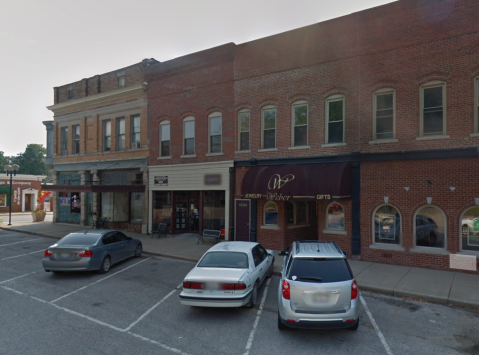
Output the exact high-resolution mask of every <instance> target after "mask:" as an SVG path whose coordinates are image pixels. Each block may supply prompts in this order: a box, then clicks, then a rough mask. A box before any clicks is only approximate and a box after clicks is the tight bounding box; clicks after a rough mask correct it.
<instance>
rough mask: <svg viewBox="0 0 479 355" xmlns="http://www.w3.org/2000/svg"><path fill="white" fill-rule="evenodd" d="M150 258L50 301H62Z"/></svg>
mask: <svg viewBox="0 0 479 355" xmlns="http://www.w3.org/2000/svg"><path fill="white" fill-rule="evenodd" d="M149 259H151V257H149V258H146V259H145V260H141V261H139V262H137V263H135V264H133V265H130V266H128V267H126V268H124V269H123V270H120V271H117V272H115V273H113V274H111V275H108V276H106V277H104V278H102V279H100V280H97V281H95V282H92V283H91V284H88V285H86V286H83V287H80V288H79V289H78V290H76V291H73V292H70V293H67V294H66V295H63V296H61V297H58V298H57V299H55V300H53V301H51V302H50V303H52V304H53V303H55V302H57V301H60V300H61V299H64V298H65V297H68V296H71V295H73V294H75V293H77V292H79V291H82V290H84V289H86V288H88V287H90V286H93V285H95V284H97V283H99V282H102V281H105V280H106V279H109V278H110V277H113V276H115V275H118V274H119V273H121V272H123V271H126V270H128V269H131V268H132V267H134V266H136V265H139V264H141V263H143V262H145V261H147V260H149Z"/></svg>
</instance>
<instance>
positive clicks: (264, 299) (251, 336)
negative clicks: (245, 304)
mask: <svg viewBox="0 0 479 355" xmlns="http://www.w3.org/2000/svg"><path fill="white" fill-rule="evenodd" d="M270 283H271V278H269V279H268V281H266V287H265V288H264V293H263V299H262V300H261V303H260V305H259V309H258V313H256V319H255V321H254V324H253V329H251V333H250V334H249V338H248V342H247V343H246V351H245V353H244V355H249V351H250V349H251V346H252V345H253V340H254V334H255V333H256V328H257V327H258V324H259V319H260V317H261V313H263V307H264V302H265V301H266V295H267V294H268V288H269V284H270Z"/></svg>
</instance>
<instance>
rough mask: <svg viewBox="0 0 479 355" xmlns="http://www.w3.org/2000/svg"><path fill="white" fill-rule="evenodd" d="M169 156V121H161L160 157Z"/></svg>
mask: <svg viewBox="0 0 479 355" xmlns="http://www.w3.org/2000/svg"><path fill="white" fill-rule="evenodd" d="M170 155H171V152H170V121H163V122H161V123H160V157H169V156H170Z"/></svg>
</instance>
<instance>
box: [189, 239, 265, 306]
mask: <svg viewBox="0 0 479 355" xmlns="http://www.w3.org/2000/svg"><path fill="white" fill-rule="evenodd" d="M273 263H274V256H273V251H272V250H266V249H265V248H263V246H262V245H261V244H258V243H252V242H223V243H219V244H217V245H215V246H214V247H212V248H210V249H209V250H208V251H207V252H206V253H205V254H204V255H203V257H202V258H201V260H200V261H199V262H198V264H197V265H196V266H195V267H194V268H193V270H191V271H190V272H189V273H188V275H186V277H185V279H184V281H183V291H182V292H181V294H180V302H181V304H184V305H188V306H199V307H241V306H245V305H246V306H248V307H253V306H254V305H255V304H256V302H257V300H258V289H259V287H260V285H261V283H262V282H263V280H264V279H265V278H266V277H271V275H272V274H273Z"/></svg>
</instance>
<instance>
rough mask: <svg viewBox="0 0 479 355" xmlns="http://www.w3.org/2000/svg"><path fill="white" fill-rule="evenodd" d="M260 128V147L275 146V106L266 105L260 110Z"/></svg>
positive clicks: (268, 147)
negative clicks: (261, 132) (261, 131)
mask: <svg viewBox="0 0 479 355" xmlns="http://www.w3.org/2000/svg"><path fill="white" fill-rule="evenodd" d="M261 117H262V120H261V122H262V130H263V134H262V136H261V148H262V149H271V148H276V107H275V106H266V107H263V109H262V110H261Z"/></svg>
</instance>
